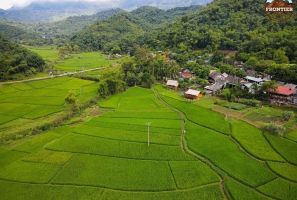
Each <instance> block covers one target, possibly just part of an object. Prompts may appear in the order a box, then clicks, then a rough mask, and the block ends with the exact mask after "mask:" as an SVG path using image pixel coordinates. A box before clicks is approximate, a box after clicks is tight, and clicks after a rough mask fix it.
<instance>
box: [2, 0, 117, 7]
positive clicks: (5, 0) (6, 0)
mask: <svg viewBox="0 0 297 200" xmlns="http://www.w3.org/2000/svg"><path fill="white" fill-rule="evenodd" d="M33 1H34V2H42V1H59V2H61V1H75V0H0V8H2V9H8V8H10V7H12V6H25V5H28V4H30V3H31V2H33ZM77 1H79V0H77ZM84 1H93V2H94V1H96V2H102V3H107V2H110V3H114V2H118V0H84Z"/></svg>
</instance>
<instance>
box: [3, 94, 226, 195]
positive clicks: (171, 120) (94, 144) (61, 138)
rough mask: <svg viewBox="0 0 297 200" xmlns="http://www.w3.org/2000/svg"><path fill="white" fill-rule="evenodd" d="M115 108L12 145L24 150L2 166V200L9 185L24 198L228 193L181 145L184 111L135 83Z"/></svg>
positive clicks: (211, 170)
mask: <svg viewBox="0 0 297 200" xmlns="http://www.w3.org/2000/svg"><path fill="white" fill-rule="evenodd" d="M106 101H113V100H112V99H111V100H110V99H107V100H106ZM102 103H103V104H104V103H105V104H107V105H108V104H112V103H108V102H102ZM114 108H115V110H111V111H110V112H106V113H103V115H102V116H100V117H95V118H92V119H90V120H89V121H86V122H83V123H81V124H77V125H74V126H64V127H61V128H59V129H55V130H53V131H50V132H47V133H44V134H41V135H38V136H36V137H33V138H32V139H30V140H27V141H25V142H23V143H21V144H19V145H17V146H15V147H13V150H12V151H9V152H22V153H21V155H16V156H13V157H12V158H11V160H10V162H9V163H8V164H7V165H5V166H4V167H1V168H0V169H1V170H0V179H1V180H2V181H0V189H1V190H5V191H6V192H5V194H4V197H3V199H9V198H15V197H16V195H15V194H13V192H12V190H11V189H10V188H13V189H17V190H18V191H20V193H21V194H22V199H38V197H41V198H42V199H52V198H55V199H86V198H87V199H92V198H94V199H117V200H119V199H147V200H151V199H165V200H166V199H168V200H169V199H170V200H172V199H187V200H191V199H193V200H194V199H223V198H224V194H223V192H222V189H221V186H220V185H219V184H220V183H219V182H220V177H219V176H218V174H217V173H216V172H215V171H214V170H213V169H211V168H210V167H209V166H208V165H207V164H205V163H204V162H201V161H199V160H197V159H196V158H195V157H193V156H191V155H190V154H187V153H186V152H185V151H184V149H183V148H182V145H181V120H180V119H179V116H178V115H177V114H176V113H175V112H172V111H171V110H170V109H168V108H167V107H165V106H164V104H163V103H162V102H160V101H158V100H157V99H156V97H155V96H154V93H153V92H152V90H147V89H141V88H131V89H129V90H128V91H127V92H125V93H123V94H122V95H121V98H120V99H118V103H117V106H116V107H114ZM135 111H137V112H135ZM148 122H150V123H151V124H150V142H149V144H148V125H147V123H148ZM3 153H6V152H3ZM0 161H1V158H0ZM8 161H9V159H6V161H4V162H8ZM45 168H46V169H45ZM33 171H34V172H35V174H34V172H33ZM41 171H43V172H44V173H43V174H40V173H41ZM32 174H33V175H32ZM9 187H10V188H9ZM74 188H78V189H77V191H76V192H74ZM42 192H44V194H43V195H42V196H40V193H42ZM65 192H66V193H67V194H64V193H65Z"/></svg>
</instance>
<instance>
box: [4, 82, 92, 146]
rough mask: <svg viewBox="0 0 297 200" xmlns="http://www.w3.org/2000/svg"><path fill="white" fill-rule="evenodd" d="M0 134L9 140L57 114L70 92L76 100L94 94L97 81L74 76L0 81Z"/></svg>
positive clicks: (61, 110) (80, 101) (59, 112)
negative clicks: (11, 82) (7, 82)
mask: <svg viewBox="0 0 297 200" xmlns="http://www.w3.org/2000/svg"><path fill="white" fill-rule="evenodd" d="M0 91H1V95H0V138H1V140H3V141H4V140H9V139H12V138H15V137H18V133H20V132H22V131H25V130H30V129H33V128H35V127H38V126H42V124H44V123H46V122H50V121H51V120H54V118H57V117H58V116H59V114H61V113H62V112H63V111H64V110H65V108H66V105H65V98H66V97H67V95H68V94H69V93H74V94H76V95H77V99H78V101H79V103H84V102H87V101H88V100H90V99H91V98H92V97H94V96H96V94H97V84H96V83H94V82H92V81H87V80H81V79H77V78H70V77H62V78H53V79H46V80H39V81H31V82H24V83H15V84H6V85H3V84H2V85H0Z"/></svg>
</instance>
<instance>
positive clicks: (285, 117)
mask: <svg viewBox="0 0 297 200" xmlns="http://www.w3.org/2000/svg"><path fill="white" fill-rule="evenodd" d="M293 117H294V112H293V111H285V112H283V120H284V121H289V120H290V119H292V118H293Z"/></svg>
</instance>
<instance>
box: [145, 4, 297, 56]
mask: <svg viewBox="0 0 297 200" xmlns="http://www.w3.org/2000/svg"><path fill="white" fill-rule="evenodd" d="M264 4H265V0H261V1H253V0H236V1H235V0H215V1H213V2H212V3H210V4H209V5H208V6H206V7H205V8H203V9H201V10H199V11H197V12H195V13H192V14H189V15H187V16H184V17H182V18H181V19H179V20H177V21H176V22H175V23H172V24H169V25H166V26H165V27H161V28H159V30H156V31H153V32H152V33H149V34H148V35H149V36H147V37H146V38H148V39H149V40H146V41H145V43H146V44H148V45H150V46H152V47H157V48H160V49H163V48H170V49H173V50H176V51H178V50H179V48H180V47H182V48H183V49H188V50H195V49H205V48H206V49H209V50H211V51H215V50H217V49H220V50H238V51H240V52H245V53H250V54H255V55H256V56H258V57H260V58H262V59H273V58H272V57H273V54H274V52H275V51H276V50H278V49H283V50H285V52H286V55H287V56H288V57H289V59H290V60H291V61H297V59H296V58H297V51H296V50H297V18H296V16H297V15H295V17H294V18H292V19H290V20H286V21H274V20H272V19H270V18H268V17H267V16H266V15H265V11H264V8H263V5H264ZM296 10H297V9H296ZM296 10H295V12H296Z"/></svg>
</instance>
